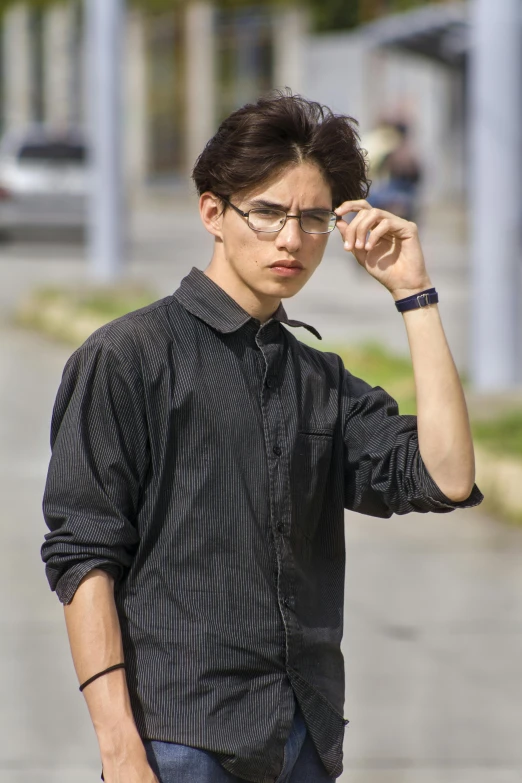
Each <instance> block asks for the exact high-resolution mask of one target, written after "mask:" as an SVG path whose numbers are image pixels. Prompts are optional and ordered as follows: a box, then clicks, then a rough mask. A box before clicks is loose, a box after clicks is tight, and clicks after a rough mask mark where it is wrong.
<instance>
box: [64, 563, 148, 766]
mask: <svg viewBox="0 0 522 783" xmlns="http://www.w3.org/2000/svg"><path fill="white" fill-rule="evenodd" d="M64 611H65V621H66V625H67V632H68V635H69V643H70V646H71V653H72V657H73V661H74V666H75V669H76V674H77V675H78V680H79V682H80V683H83V682H85V681H86V680H87V679H89V678H90V677H92V676H93V675H94V674H97V673H98V672H101V671H103V670H104V669H106V668H108V667H109V666H112V665H114V664H116V663H121V662H123V661H124V658H123V645H122V639H121V630H120V624H119V619H118V614H117V611H116V605H115V602H114V582H113V579H112V577H111V576H110V575H109V574H108V573H106V572H105V571H103V570H100V569H93V570H92V571H90V572H89V573H88V574H87V576H86V577H85V578H84V579H83V580H82V582H81V583H80V585H79V587H78V589H77V591H76V593H75V595H74V598H73V600H72V602H71V603H70V604H66V605H65V606H64ZM83 695H84V697H85V700H86V702H87V706H88V709H89V713H90V716H91V720H92V723H93V726H94V729H95V731H96V735H97V737H98V742H99V745H100V751H101V755H102V760H103V759H104V758H110V757H112V756H115V755H119V756H121V755H125V754H128V753H130V752H132V753H134V752H138V753H140V752H141V751H143V752H144V749H143V743H142V742H141V739H140V737H139V734H138V731H137V729H136V725H135V723H134V718H133V715H132V710H131V705H130V699H129V692H128V689H127V682H126V678H125V670H124V669H116V670H115V671H112V672H109V673H108V674H105V675H103V676H102V677H99V678H98V679H96V680H94V681H93V682H92V683H90V684H89V685H87V686H86V688H85V689H84V690H83Z"/></svg>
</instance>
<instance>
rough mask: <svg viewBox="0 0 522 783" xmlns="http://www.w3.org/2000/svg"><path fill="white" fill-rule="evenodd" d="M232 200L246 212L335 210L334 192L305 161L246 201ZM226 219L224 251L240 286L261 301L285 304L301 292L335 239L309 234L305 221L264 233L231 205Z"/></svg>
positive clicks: (285, 171) (290, 222)
mask: <svg viewBox="0 0 522 783" xmlns="http://www.w3.org/2000/svg"><path fill="white" fill-rule="evenodd" d="M230 201H231V203H232V204H234V205H235V206H236V207H239V209H241V210H242V211H243V212H248V211H249V210H250V209H255V208H261V207H264V208H267V207H270V206H271V207H273V208H277V209H282V210H284V211H285V212H287V213H289V214H290V215H300V214H301V212H302V211H303V210H307V209H326V210H331V209H332V192H331V188H330V186H329V185H328V184H327V182H326V181H325V179H324V177H323V175H322V173H321V172H320V170H319V169H318V168H317V166H315V165H313V164H311V163H299V164H295V165H292V166H289V167H288V168H287V169H285V170H284V172H283V173H282V174H280V175H279V176H278V177H277V178H274V179H273V180H272V181H271V182H270V183H269V184H265V185H262V186H260V187H259V188H257V189H255V190H252V191H250V192H249V193H248V194H246V195H244V196H242V197H239V196H236V197H234V196H231V198H230ZM221 221H222V223H221V232H220V233H221V239H222V242H223V250H224V255H225V259H226V261H227V263H228V265H229V267H230V270H231V271H232V272H233V274H234V276H235V277H237V278H238V280H237V282H238V283H240V284H242V285H243V286H246V287H247V288H248V289H250V291H252V292H253V293H254V294H255V295H256V297H257V298H258V299H262V298H264V297H266V298H267V299H274V300H276V299H277V300H279V299H284V298H287V297H290V296H294V294H296V293H297V292H298V291H300V290H301V288H302V287H303V286H304V284H305V283H306V282H307V280H309V279H310V277H311V276H312V274H313V273H314V272H315V270H316V269H317V267H318V266H319V264H320V263H321V259H322V257H323V254H324V251H325V248H326V243H327V241H328V236H329V234H307V233H305V232H304V231H303V230H302V229H301V227H300V225H299V221H298V220H292V219H290V220H287V221H286V223H285V225H284V226H283V228H282V229H281V230H280V231H278V232H277V233H258V232H255V231H253V230H252V229H251V228H250V227H249V226H248V225H247V220H246V218H244V217H242V216H241V215H239V214H238V213H237V212H235V211H234V210H233V209H232V208H231V207H230V206H229V207H227V209H226V211H225V213H224V214H223V216H222V218H221ZM285 264H286V266H285ZM288 265H290V268H289V266H288Z"/></svg>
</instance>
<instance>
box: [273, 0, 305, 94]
mask: <svg viewBox="0 0 522 783" xmlns="http://www.w3.org/2000/svg"><path fill="white" fill-rule="evenodd" d="M307 35H308V14H307V12H306V10H304V9H302V8H298V7H295V8H282V9H281V10H279V11H277V12H276V14H275V17H274V87H279V88H281V87H290V88H291V89H292V92H294V93H301V92H302V91H303V89H304V85H305V81H306V78H305V76H306V62H305V61H306V42H307ZM307 97H313V96H307Z"/></svg>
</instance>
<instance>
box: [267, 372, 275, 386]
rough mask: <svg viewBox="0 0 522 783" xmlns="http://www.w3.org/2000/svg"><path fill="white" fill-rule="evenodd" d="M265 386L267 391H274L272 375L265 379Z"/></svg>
mask: <svg viewBox="0 0 522 783" xmlns="http://www.w3.org/2000/svg"><path fill="white" fill-rule="evenodd" d="M266 385H267V386H268V388H269V389H275V387H276V379H275V377H274V376H273V375H269V376H268V378H267V379H266Z"/></svg>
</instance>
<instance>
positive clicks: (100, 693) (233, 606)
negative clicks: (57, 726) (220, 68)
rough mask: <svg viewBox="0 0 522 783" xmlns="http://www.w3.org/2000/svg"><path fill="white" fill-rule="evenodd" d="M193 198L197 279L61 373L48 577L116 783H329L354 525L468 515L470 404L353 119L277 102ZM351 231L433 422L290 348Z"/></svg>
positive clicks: (238, 128) (261, 110)
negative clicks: (349, 519)
mask: <svg viewBox="0 0 522 783" xmlns="http://www.w3.org/2000/svg"><path fill="white" fill-rule="evenodd" d="M193 177H194V181H195V183H196V187H197V190H198V193H199V195H200V201H199V208H200V214H201V219H202V221H203V224H204V226H205V228H206V229H207V230H208V231H209V233H210V234H211V235H212V236H213V238H214V250H213V255H212V258H211V261H210V263H209V265H208V266H207V268H206V269H205V271H200V270H199V269H195V268H194V269H193V270H192V271H191V272H190V274H189V275H188V276H187V277H185V279H184V280H183V281H182V283H181V286H180V288H179V289H178V290H177V291H176V292H175V293H174V294H173V295H172V296H168V297H166V298H165V299H162V300H160V301H158V302H156V303H155V304H153V305H150V306H149V307H146V308H144V309H141V310H138V311H136V312H134V313H129V314H128V315H126V316H124V317H123V318H120V319H118V320H116V321H113V322H111V323H109V324H108V325H106V326H104V327H103V328H102V329H100V330H98V331H97V332H95V333H94V334H93V335H92V336H91V337H90V338H89V339H88V340H87V341H86V342H85V343H84V345H83V346H81V347H80V348H79V349H78V350H77V351H76V352H75V353H74V354H73V355H72V356H71V358H70V359H69V361H68V362H67V365H66V367H65V371H64V375H63V379H62V383H61V386H60V389H59V391H58V396H57V399H56V404H55V408H54V413H53V419H52V428H51V443H52V448H53V453H52V459H51V463H50V467H49V474H48V479H47V484H46V489H45V496H44V514H45V519H46V522H47V525H48V527H49V529H50V532H49V533H48V534H46V536H45V539H46V540H45V543H44V544H43V547H42V556H43V559H44V561H45V563H46V568H47V576H48V579H49V583H50V586H51V588H52V589H53V590H56V592H57V594H58V597H59V599H60V600H61V601H62V602H63V603H64V604H65V618H66V623H67V630H68V633H69V640H70V645H71V651H72V655H73V659H74V664H75V667H76V671H77V674H78V678H79V681H80V683H81V686H80V688H81V690H82V691H83V692H84V694H85V698H86V701H87V705H88V708H89V711H90V714H91V718H92V721H93V724H94V728H95V730H96V734H97V737H98V741H99V745H100V753H101V758H102V764H103V772H104V778H105V780H106V781H107V783H154V782H157V781H161V783H174V781H176V783H179V781H183V783H195V781H197V783H219V781H223V782H224V781H241V780H246V781H252V782H253V783H269V782H274V783H275V782H276V781H277V783H320V782H321V781H331V780H334V779H335V778H336V777H338V776H339V775H340V774H341V771H342V745H343V736H344V728H345V724H346V723H347V720H345V718H344V717H343V713H344V664H343V658H342V654H341V648H340V644H341V637H342V632H343V598H344V567H345V551H344V528H343V518H344V509H345V508H348V509H353V510H355V511H358V512H360V513H363V514H371V515H376V516H382V517H388V516H390V515H391V514H393V513H398V514H405V513H408V512H410V511H421V512H428V511H435V512H447V511H451V510H452V509H454V508H456V507H457V506H464V507H467V506H472V505H475V504H477V503H479V502H480V500H481V495H480V492H479V491H478V489H477V488H476V487H475V486H474V465H473V445H472V441H471V436H470V429H469V422H468V416H467V411H466V404H465V401H464V396H463V392H462V387H461V384H460V381H459V376H458V374H457V371H456V369H455V365H454V363H453V360H452V358H451V354H450V351H449V349H448V346H447V343H446V339H445V337H444V332H443V329H442V326H441V322H440V316H439V312H438V308H437V306H436V302H437V294H436V292H435V289H434V288H433V287H432V284H431V280H430V278H429V275H428V272H427V270H426V267H425V264H424V259H423V255H422V250H421V247H420V244H419V239H418V235H417V231H416V227H415V225H414V224H412V223H409V222H407V221H405V220H404V219H402V218H399V217H396V216H395V215H393V214H391V213H388V212H385V211H382V210H378V209H375V208H372V207H371V205H370V204H369V203H368V201H366V200H365V195H366V193H367V189H368V182H367V178H366V169H365V162H364V158H363V155H362V152H361V150H360V148H359V145H358V137H357V134H356V132H355V129H354V123H353V121H352V120H351V119H350V118H348V117H340V116H335V115H333V114H332V112H331V111H330V110H329V109H327V108H326V107H321V106H320V105H319V104H317V103H313V102H309V101H306V100H304V99H303V98H301V97H299V96H292V95H291V94H288V93H278V94H276V95H274V96H269V97H265V98H262V99H260V100H259V101H258V102H257V103H256V104H252V105H247V106H245V107H243V108H242V109H240V110H238V111H236V112H235V113H233V114H232V115H231V116H230V117H228V118H227V119H226V120H225V121H224V122H223V123H222V125H221V126H220V128H219V130H218V132H217V133H216V135H215V136H214V137H213V138H212V139H211V140H210V141H209V142H208V144H207V146H206V147H205V149H204V151H203V152H202V154H201V156H200V157H199V159H198V161H197V163H196V165H195V168H194V172H193ZM352 213H354V214H355V218H354V219H353V220H352V222H351V223H350V224H349V225H348V224H347V223H346V222H345V221H344V220H343V216H345V215H348V214H352ZM336 228H337V229H338V230H339V233H340V235H341V237H342V240H343V242H344V247H345V249H346V251H347V252H348V251H349V252H351V253H353V255H354V256H355V258H356V259H357V261H358V262H359V264H361V266H362V267H364V268H365V269H366V271H367V272H368V273H369V274H370V275H371V276H372V277H374V278H375V279H376V280H377V281H378V282H380V283H381V284H382V285H384V286H385V287H386V288H387V289H388V290H389V292H390V294H391V296H392V298H393V299H394V300H395V304H396V306H397V309H398V310H399V312H401V313H403V315H404V321H405V325H406V329H407V332H408V337H409V340H410V345H411V351H412V358H413V364H414V370H415V378H416V388H417V404H418V420H417V419H416V418H415V417H413V416H401V415H399V412H398V408H397V404H396V402H395V401H394V400H393V399H392V398H391V397H389V396H388V395H387V394H386V392H385V391H383V389H381V388H379V387H377V388H372V387H371V386H369V385H368V384H367V383H365V382H364V381H363V380H361V379H359V378H356V377H354V376H353V375H351V373H350V372H349V370H348V369H345V368H344V367H343V364H342V361H341V359H340V358H339V356H337V355H335V354H333V353H322V352H320V351H318V350H316V349H314V348H311V347H309V346H308V345H306V344H304V343H302V342H300V341H299V340H297V339H296V337H295V336H294V335H293V334H292V332H291V329H292V328H293V327H295V326H304V327H305V328H307V329H308V330H309V331H310V332H312V333H314V334H316V335H317V336H318V337H319V335H318V333H317V332H316V330H315V329H314V327H312V326H309V325H306V324H302V323H301V322H299V321H294V320H291V319H289V318H288V316H287V314H286V311H285V309H284V307H283V304H282V300H283V299H287V298H289V297H291V296H293V295H294V294H296V293H297V292H298V291H299V290H300V289H301V288H302V287H303V286H304V284H305V283H306V282H307V281H308V280H309V279H310V278H311V277H312V275H313V272H314V271H315V269H316V268H317V267H318V265H319V264H320V263H321V260H322V258H323V254H324V251H325V248H326V243H327V241H328V237H329V236H330V234H331V233H332V232H333V231H334V230H335V229H336ZM368 236H369V238H368ZM311 285H313V283H311ZM102 675H103V676H102Z"/></svg>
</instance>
